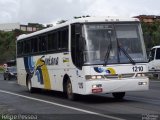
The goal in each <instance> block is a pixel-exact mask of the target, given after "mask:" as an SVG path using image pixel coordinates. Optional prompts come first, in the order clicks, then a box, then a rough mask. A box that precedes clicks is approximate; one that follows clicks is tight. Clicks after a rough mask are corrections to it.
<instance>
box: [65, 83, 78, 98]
mask: <svg viewBox="0 0 160 120" xmlns="http://www.w3.org/2000/svg"><path fill="white" fill-rule="evenodd" d="M66 94H67V98H68V99H69V100H72V101H74V100H76V94H74V93H73V89H72V83H71V81H70V80H67V84H66Z"/></svg>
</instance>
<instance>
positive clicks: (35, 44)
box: [31, 38, 38, 53]
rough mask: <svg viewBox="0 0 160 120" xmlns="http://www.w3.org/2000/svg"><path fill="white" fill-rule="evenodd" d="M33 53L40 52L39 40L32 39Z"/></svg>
mask: <svg viewBox="0 0 160 120" xmlns="http://www.w3.org/2000/svg"><path fill="white" fill-rule="evenodd" d="M31 48H32V50H31V52H32V53H36V52H38V39H37V38H33V39H31Z"/></svg>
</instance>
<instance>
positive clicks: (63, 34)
mask: <svg viewBox="0 0 160 120" xmlns="http://www.w3.org/2000/svg"><path fill="white" fill-rule="evenodd" d="M58 39H59V43H58V46H59V49H67V50H68V28H64V29H63V30H61V31H59V32H58Z"/></svg>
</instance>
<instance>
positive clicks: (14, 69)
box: [8, 67, 17, 72]
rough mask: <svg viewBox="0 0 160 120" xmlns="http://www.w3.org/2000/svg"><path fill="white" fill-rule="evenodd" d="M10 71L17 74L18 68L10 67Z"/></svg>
mask: <svg viewBox="0 0 160 120" xmlns="http://www.w3.org/2000/svg"><path fill="white" fill-rule="evenodd" d="M8 71H9V72H16V71H17V68H16V67H9V68H8Z"/></svg>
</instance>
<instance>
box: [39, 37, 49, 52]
mask: <svg viewBox="0 0 160 120" xmlns="http://www.w3.org/2000/svg"><path fill="white" fill-rule="evenodd" d="M46 45H47V36H40V37H39V51H40V52H45V51H46V50H47V46H46Z"/></svg>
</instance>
